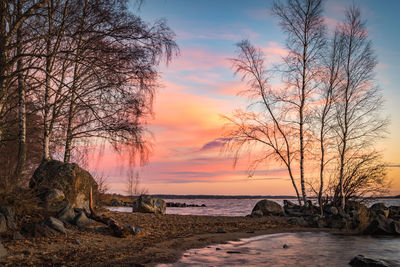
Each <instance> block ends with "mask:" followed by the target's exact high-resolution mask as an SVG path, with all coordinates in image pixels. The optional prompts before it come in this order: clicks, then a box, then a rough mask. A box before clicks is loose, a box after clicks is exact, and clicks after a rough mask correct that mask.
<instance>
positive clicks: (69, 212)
mask: <svg viewBox="0 0 400 267" xmlns="http://www.w3.org/2000/svg"><path fill="white" fill-rule="evenodd" d="M75 217H76V214H75V211H74V208H72V207H71V205H67V206H65V208H64V209H63V210H62V211H60V213H59V214H57V218H58V219H60V220H61V221H63V222H66V223H72V222H73V221H74V219H75Z"/></svg>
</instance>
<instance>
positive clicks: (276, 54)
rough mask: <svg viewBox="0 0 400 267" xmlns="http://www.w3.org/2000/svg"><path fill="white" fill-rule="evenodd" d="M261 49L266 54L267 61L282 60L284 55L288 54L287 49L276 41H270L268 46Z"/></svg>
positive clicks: (275, 61)
mask: <svg viewBox="0 0 400 267" xmlns="http://www.w3.org/2000/svg"><path fill="white" fill-rule="evenodd" d="M261 50H262V51H263V52H264V53H265V55H266V61H267V63H268V62H270V63H277V62H280V61H281V60H282V57H285V56H287V54H288V51H287V49H286V48H284V47H283V46H281V45H280V44H279V43H276V42H269V43H268V45H267V46H266V47H262V48H261Z"/></svg>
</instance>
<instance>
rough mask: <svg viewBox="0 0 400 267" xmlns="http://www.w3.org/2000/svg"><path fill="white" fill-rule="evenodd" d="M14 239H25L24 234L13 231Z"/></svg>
mask: <svg viewBox="0 0 400 267" xmlns="http://www.w3.org/2000/svg"><path fill="white" fill-rule="evenodd" d="M13 239H14V240H21V239H24V236H23V235H21V233H20V232H14V233H13Z"/></svg>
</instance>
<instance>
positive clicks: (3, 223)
mask: <svg viewBox="0 0 400 267" xmlns="http://www.w3.org/2000/svg"><path fill="white" fill-rule="evenodd" d="M5 231H7V220H6V217H5V216H4V215H3V214H2V213H0V233H4V232H5Z"/></svg>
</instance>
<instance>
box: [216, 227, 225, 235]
mask: <svg viewBox="0 0 400 267" xmlns="http://www.w3.org/2000/svg"><path fill="white" fill-rule="evenodd" d="M217 233H218V234H225V233H227V232H226V230H225V229H223V228H218V230H217Z"/></svg>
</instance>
